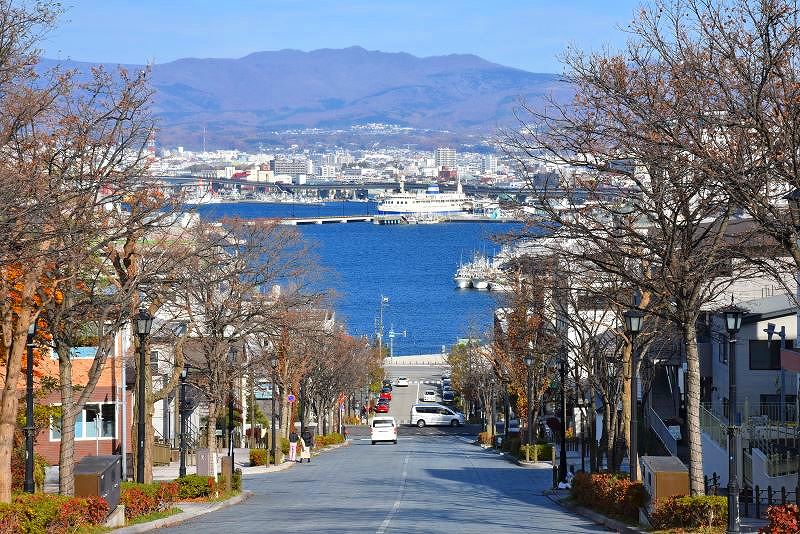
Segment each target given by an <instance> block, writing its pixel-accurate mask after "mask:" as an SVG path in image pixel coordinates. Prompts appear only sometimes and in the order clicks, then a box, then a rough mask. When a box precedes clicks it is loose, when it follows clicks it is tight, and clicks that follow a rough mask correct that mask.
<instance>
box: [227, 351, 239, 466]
mask: <svg viewBox="0 0 800 534" xmlns="http://www.w3.org/2000/svg"><path fill="white" fill-rule="evenodd" d="M238 353H239V351H238V349H235V348H233V347H231V350H230V352H229V353H228V355H229V356H230V358H229V359H228V362H229V363H230V369H229V370H232V369H233V366H234V365H235V364H236V355H237V354H238ZM230 387H231V389H230V392H229V393H228V456H230V457H231V468H233V430H234V424H233V408H234V406H233V404H234V387H233V380H231V385H230Z"/></svg>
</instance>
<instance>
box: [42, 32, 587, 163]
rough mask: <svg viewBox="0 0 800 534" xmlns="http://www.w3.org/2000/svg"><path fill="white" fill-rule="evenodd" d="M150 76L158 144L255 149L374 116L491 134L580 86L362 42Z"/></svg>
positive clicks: (208, 62)
mask: <svg viewBox="0 0 800 534" xmlns="http://www.w3.org/2000/svg"><path fill="white" fill-rule="evenodd" d="M55 63H58V64H61V65H62V66H63V67H66V68H76V69H78V70H84V71H85V70H87V69H88V67H89V66H91V65H93V64H92V63H85V62H77V61H56V60H45V61H43V62H42V67H44V68H46V67H48V66H52V65H54V64H55ZM105 66H106V67H107V68H109V69H112V70H113V69H115V68H116V65H111V64H105ZM126 67H128V68H129V69H137V68H141V67H142V66H141V65H126ZM151 81H152V85H153V87H154V88H155V89H156V94H155V105H154V112H155V114H156V115H157V116H158V118H159V133H158V142H159V144H161V145H163V146H176V145H184V146H186V147H187V148H199V147H200V146H201V145H202V143H203V140H204V135H205V142H206V143H207V146H208V147H209V148H215V147H219V148H222V147H236V148H252V147H253V146H257V145H258V144H261V143H263V142H265V141H269V140H270V139H271V138H274V137H276V136H278V137H280V135H281V134H280V132H283V131H287V130H298V129H308V128H321V129H327V130H331V129H340V128H348V127H350V126H352V125H359V124H366V123H389V124H396V125H399V126H404V127H410V128H413V129H415V130H434V131H440V132H441V131H448V132H450V133H452V134H454V135H456V136H457V135H458V134H469V135H471V136H475V135H486V134H491V133H492V132H493V131H494V130H495V129H496V128H497V127H498V126H501V125H511V124H513V123H514V121H515V119H514V115H513V113H514V109H515V108H516V107H518V106H519V103H520V99H523V100H525V101H526V102H527V103H528V104H529V105H532V106H533V107H539V106H541V105H542V104H543V103H544V101H545V98H546V97H547V96H548V95H552V96H553V97H554V98H556V99H557V100H559V101H564V100H565V99H567V98H569V97H570V96H571V94H572V91H571V89H570V87H569V85H568V84H566V83H563V82H561V81H560V80H559V76H557V75H555V74H542V73H532V72H527V71H523V70H519V69H514V68H510V67H505V66H503V65H499V64H496V63H492V62H489V61H486V60H484V59H481V58H480V57H477V56H474V55H464V54H456V55H447V56H434V57H425V58H420V57H415V56H413V55H410V54H406V53H386V52H378V51H369V50H365V49H364V48H361V47H350V48H345V49H321V50H314V51H310V52H302V51H298V50H279V51H269V52H256V53H253V54H250V55H248V56H245V57H242V58H238V59H179V60H176V61H172V62H169V63H160V64H156V65H154V66H153V72H152V78H151ZM204 131H205V134H204ZM276 132H277V133H276Z"/></svg>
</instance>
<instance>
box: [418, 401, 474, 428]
mask: <svg viewBox="0 0 800 534" xmlns="http://www.w3.org/2000/svg"><path fill="white" fill-rule="evenodd" d="M465 422H466V420H465V419H464V414H463V413H461V412H457V411H455V410H452V409H450V408H448V407H447V406H443V405H441V404H415V405H414V406H412V407H411V424H413V425H417V426H418V427H420V428H422V427H424V426H425V425H450V426H458V425H463V424H464V423H465Z"/></svg>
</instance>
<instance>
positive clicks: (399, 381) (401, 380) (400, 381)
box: [394, 376, 408, 387]
mask: <svg viewBox="0 0 800 534" xmlns="http://www.w3.org/2000/svg"><path fill="white" fill-rule="evenodd" d="M394 385H395V386H397V387H401V386H405V387H408V378H406V377H404V376H400V377H397V382H395V383H394Z"/></svg>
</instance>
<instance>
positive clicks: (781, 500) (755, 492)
mask: <svg viewBox="0 0 800 534" xmlns="http://www.w3.org/2000/svg"><path fill="white" fill-rule="evenodd" d="M787 503H795V504H800V493H798V488H794V489H789V490H787V489H786V488H785V487H781V489H780V490H778V489H777V488H774V489H773V487H772V486H767V488H766V489H761V488H759V487H758V486H756V487H755V488H751V487H750V486H745V487H744V488H743V489H742V491H741V493H740V494H739V511H740V513H741V514H742V516H743V517H755V518H758V519H764V518H765V516H766V513H767V508H769V507H770V506H774V505H777V504H787Z"/></svg>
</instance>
